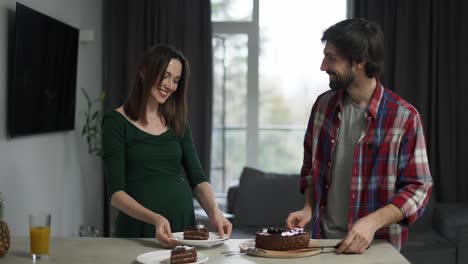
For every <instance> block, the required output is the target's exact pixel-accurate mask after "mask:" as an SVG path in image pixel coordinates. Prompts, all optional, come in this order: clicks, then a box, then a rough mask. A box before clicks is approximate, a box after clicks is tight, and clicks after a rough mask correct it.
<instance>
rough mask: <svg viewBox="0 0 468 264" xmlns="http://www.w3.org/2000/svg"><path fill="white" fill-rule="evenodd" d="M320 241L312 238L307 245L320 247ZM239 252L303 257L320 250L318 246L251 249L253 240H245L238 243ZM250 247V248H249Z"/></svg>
mask: <svg viewBox="0 0 468 264" xmlns="http://www.w3.org/2000/svg"><path fill="white" fill-rule="evenodd" d="M320 246H321V245H320V243H319V242H317V241H314V240H310V241H309V247H320ZM239 248H240V250H241V252H246V253H247V254H249V255H252V256H258V257H264V258H304V257H310V256H314V255H317V254H320V252H322V249H320V248H311V249H299V250H288V251H276V250H266V249H261V251H259V250H252V249H254V248H255V240H246V241H243V242H241V243H240V244H239ZM249 249H250V250H249Z"/></svg>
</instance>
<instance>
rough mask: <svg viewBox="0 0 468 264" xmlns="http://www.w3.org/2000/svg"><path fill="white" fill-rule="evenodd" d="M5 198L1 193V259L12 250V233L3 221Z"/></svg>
mask: <svg viewBox="0 0 468 264" xmlns="http://www.w3.org/2000/svg"><path fill="white" fill-rule="evenodd" d="M3 208H4V207H3V196H2V193H1V192H0V257H3V256H5V255H6V254H7V253H8V249H9V248H10V231H9V229H8V225H7V223H6V222H4V221H3Z"/></svg>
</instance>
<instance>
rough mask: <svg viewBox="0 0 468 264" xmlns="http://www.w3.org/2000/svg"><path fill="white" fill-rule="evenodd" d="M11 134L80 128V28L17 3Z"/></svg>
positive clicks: (10, 104)
mask: <svg viewBox="0 0 468 264" xmlns="http://www.w3.org/2000/svg"><path fill="white" fill-rule="evenodd" d="M15 21H16V22H15V30H14V43H13V45H14V47H13V49H14V50H13V56H11V55H12V54H10V59H12V60H13V61H11V64H10V65H11V67H12V69H11V75H10V77H9V78H10V80H9V86H8V132H9V135H10V137H15V136H23V135H31V134H38V133H45V132H53V131H65V130H72V129H74V124H75V97H76V72H77V62H78V41H79V40H78V38H79V30H78V29H76V28H74V27H72V26H69V25H67V24H65V23H63V22H60V21H58V20H56V19H53V18H51V17H49V16H46V15H44V14H42V13H39V12H38V11H35V10H33V9H31V8H29V7H27V6H24V5H22V4H19V3H16V19H15Z"/></svg>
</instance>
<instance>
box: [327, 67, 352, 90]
mask: <svg viewBox="0 0 468 264" xmlns="http://www.w3.org/2000/svg"><path fill="white" fill-rule="evenodd" d="M327 73H328V75H332V74H333V75H334V76H335V77H336V78H335V79H334V80H330V84H329V86H330V88H331V89H332V90H333V91H338V90H339V89H342V88H346V87H348V86H349V85H350V84H351V83H352V82H353V81H354V75H353V73H352V72H351V70H349V69H348V70H347V71H346V72H345V73H344V75H342V76H339V75H337V74H336V72H333V71H327Z"/></svg>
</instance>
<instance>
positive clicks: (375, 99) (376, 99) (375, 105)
mask: <svg viewBox="0 0 468 264" xmlns="http://www.w3.org/2000/svg"><path fill="white" fill-rule="evenodd" d="M375 79H376V81H377V84H376V87H375V90H374V93H373V94H372V98H371V101H370V104H369V108H368V111H369V114H370V115H371V116H372V117H373V118H374V119H375V118H376V116H377V109H379V105H380V101H381V100H382V96H383V91H384V87H383V86H382V84H381V83H380V80H379V79H378V78H375Z"/></svg>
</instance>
